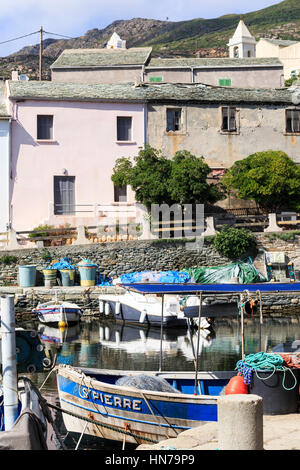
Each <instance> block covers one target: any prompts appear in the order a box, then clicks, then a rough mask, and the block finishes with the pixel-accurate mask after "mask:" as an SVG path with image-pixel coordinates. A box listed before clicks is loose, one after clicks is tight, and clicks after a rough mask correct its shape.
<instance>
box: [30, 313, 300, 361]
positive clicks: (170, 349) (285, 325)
mask: <svg viewBox="0 0 300 470" xmlns="http://www.w3.org/2000/svg"><path fill="white" fill-rule="evenodd" d="M38 329H39V334H40V338H41V341H42V343H43V344H44V347H45V349H46V350H48V352H50V353H51V354H52V356H54V355H56V357H57V359H56V362H57V364H60V363H64V364H70V365H74V366H82V367H97V368H107V369H126V370H157V369H158V368H159V364H160V334H161V333H160V328H153V327H151V328H148V329H147V328H142V327H139V326H130V325H125V324H118V323H115V322H113V321H111V322H109V321H107V320H101V319H99V320H98V319H94V320H92V321H83V322H82V323H81V324H80V325H77V326H75V327H71V328H67V329H66V330H60V329H59V328H53V327H47V326H45V325H42V326H38ZM199 335H200V336H199V340H198V331H195V330H194V331H192V332H191V334H190V332H189V330H188V329H185V328H180V329H173V328H169V329H164V330H163V336H162V338H163V342H162V345H163V346H162V351H163V362H162V369H163V370H194V357H195V356H194V355H195V352H196V351H197V348H198V351H199V359H198V368H199V370H231V369H234V368H235V366H236V363H237V361H239V360H240V359H241V351H242V344H241V328H240V322H239V320H238V319H237V318H227V319H224V320H222V319H218V320H216V322H215V325H214V328H213V330H212V331H209V330H200V331H199ZM298 339H300V321H299V318H298V317H297V316H293V317H284V318H277V319H264V322H263V325H260V324H259V319H257V318H254V319H251V318H248V319H247V320H246V323H245V354H250V353H256V352H259V351H266V352H271V351H272V350H273V348H275V347H276V345H278V344H285V343H291V342H293V341H296V340H298ZM198 341H199V342H198Z"/></svg>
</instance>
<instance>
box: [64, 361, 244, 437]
mask: <svg viewBox="0 0 300 470" xmlns="http://www.w3.org/2000/svg"><path fill="white" fill-rule="evenodd" d="M92 374H93V377H89V376H88V375H86V373H85V371H84V370H83V374H82V373H81V372H80V371H79V370H78V369H76V368H71V367H69V366H63V365H60V366H59V368H58V392H59V398H60V402H61V407H62V408H63V410H65V411H66V412H70V413H73V414H75V415H77V416H80V417H79V418H78V417H75V416H74V415H69V414H68V413H63V417H64V423H65V426H66V428H67V430H68V431H69V432H75V433H82V432H84V433H85V434H90V435H93V436H97V437H99V438H105V439H110V440H116V441H123V440H124V439H126V442H131V443H133V444H137V445H138V444H142V443H149V442H159V441H161V440H163V439H167V438H172V437H173V438H174V437H176V436H177V435H178V434H179V433H180V432H182V431H184V430H186V429H190V428H193V427H196V426H199V425H200V424H201V423H202V422H203V423H204V422H209V421H217V399H218V394H219V393H220V392H221V390H222V389H223V388H224V386H225V385H226V384H227V383H228V381H229V379H230V378H231V377H232V376H233V375H235V373H234V372H227V373H226V372H225V373H224V372H223V373H216V374H219V377H217V376H216V375H214V374H213V373H207V377H206V384H205V383H204V381H203V379H201V380H199V384H200V385H199V386H201V387H204V389H206V390H208V388H210V391H213V392H214V393H216V395H214V394H212V395H208V394H207V395H206V394H203V395H197V396H195V395H194V387H195V384H194V379H193V376H194V374H193V373H179V374H178V373H177V374H176V373H173V374H172V373H168V374H167V375H168V379H169V380H171V383H174V384H175V382H176V383H177V386H178V384H179V383H180V384H181V385H180V387H179V388H182V390H184V391H187V389H188V388H189V392H190V394H188V393H176V392H175V391H174V393H169V392H154V391H149V390H139V389H136V388H129V387H122V386H117V385H115V384H114V382H115V380H116V378H117V377H120V376H126V375H128V374H130V375H135V374H136V375H138V374H141V372H133V371H130V372H129V371H127V372H126V371H115V372H113V371H102V373H100V374H99V375H97V374H96V373H95V370H92ZM147 375H156V376H157V377H162V378H165V374H162V373H154V372H147ZM202 375H203V373H202ZM172 381H173V382H172ZM85 419H88V420H93V421H95V424H94V423H92V422H90V421H89V422H88V421H85Z"/></svg>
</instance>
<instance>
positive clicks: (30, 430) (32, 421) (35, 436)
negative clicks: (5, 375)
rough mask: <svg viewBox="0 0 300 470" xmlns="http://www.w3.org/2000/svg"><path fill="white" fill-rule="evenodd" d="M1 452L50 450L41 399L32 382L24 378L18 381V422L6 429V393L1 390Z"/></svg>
mask: <svg viewBox="0 0 300 470" xmlns="http://www.w3.org/2000/svg"><path fill="white" fill-rule="evenodd" d="M0 401H1V403H0V420H1V428H0V450H48V444H47V432H48V425H47V419H46V417H45V413H44V411H45V410H44V409H43V406H42V405H41V402H40V397H39V395H38V393H37V390H36V388H35V386H34V385H33V384H32V382H31V381H30V380H29V379H28V378H26V377H22V378H21V379H20V380H19V381H18V409H17V415H16V420H15V422H14V424H13V425H12V427H10V428H9V429H8V430H7V429H6V427H5V411H4V403H3V402H4V393H3V388H1V389H0Z"/></svg>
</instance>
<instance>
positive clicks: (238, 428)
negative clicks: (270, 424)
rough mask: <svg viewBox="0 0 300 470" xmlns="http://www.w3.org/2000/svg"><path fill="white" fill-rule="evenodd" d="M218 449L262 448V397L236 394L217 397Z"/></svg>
mask: <svg viewBox="0 0 300 470" xmlns="http://www.w3.org/2000/svg"><path fill="white" fill-rule="evenodd" d="M218 448H219V450H263V399H262V397H259V396H258V395H251V394H245V395H243V394H236V395H225V396H220V397H219V398H218Z"/></svg>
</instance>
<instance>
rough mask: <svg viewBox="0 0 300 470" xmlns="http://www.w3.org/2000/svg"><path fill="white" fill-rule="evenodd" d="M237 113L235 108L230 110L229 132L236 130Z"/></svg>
mask: <svg viewBox="0 0 300 470" xmlns="http://www.w3.org/2000/svg"><path fill="white" fill-rule="evenodd" d="M235 116H236V111H235V108H229V129H228V130H229V131H235V130H236V118H235Z"/></svg>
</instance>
